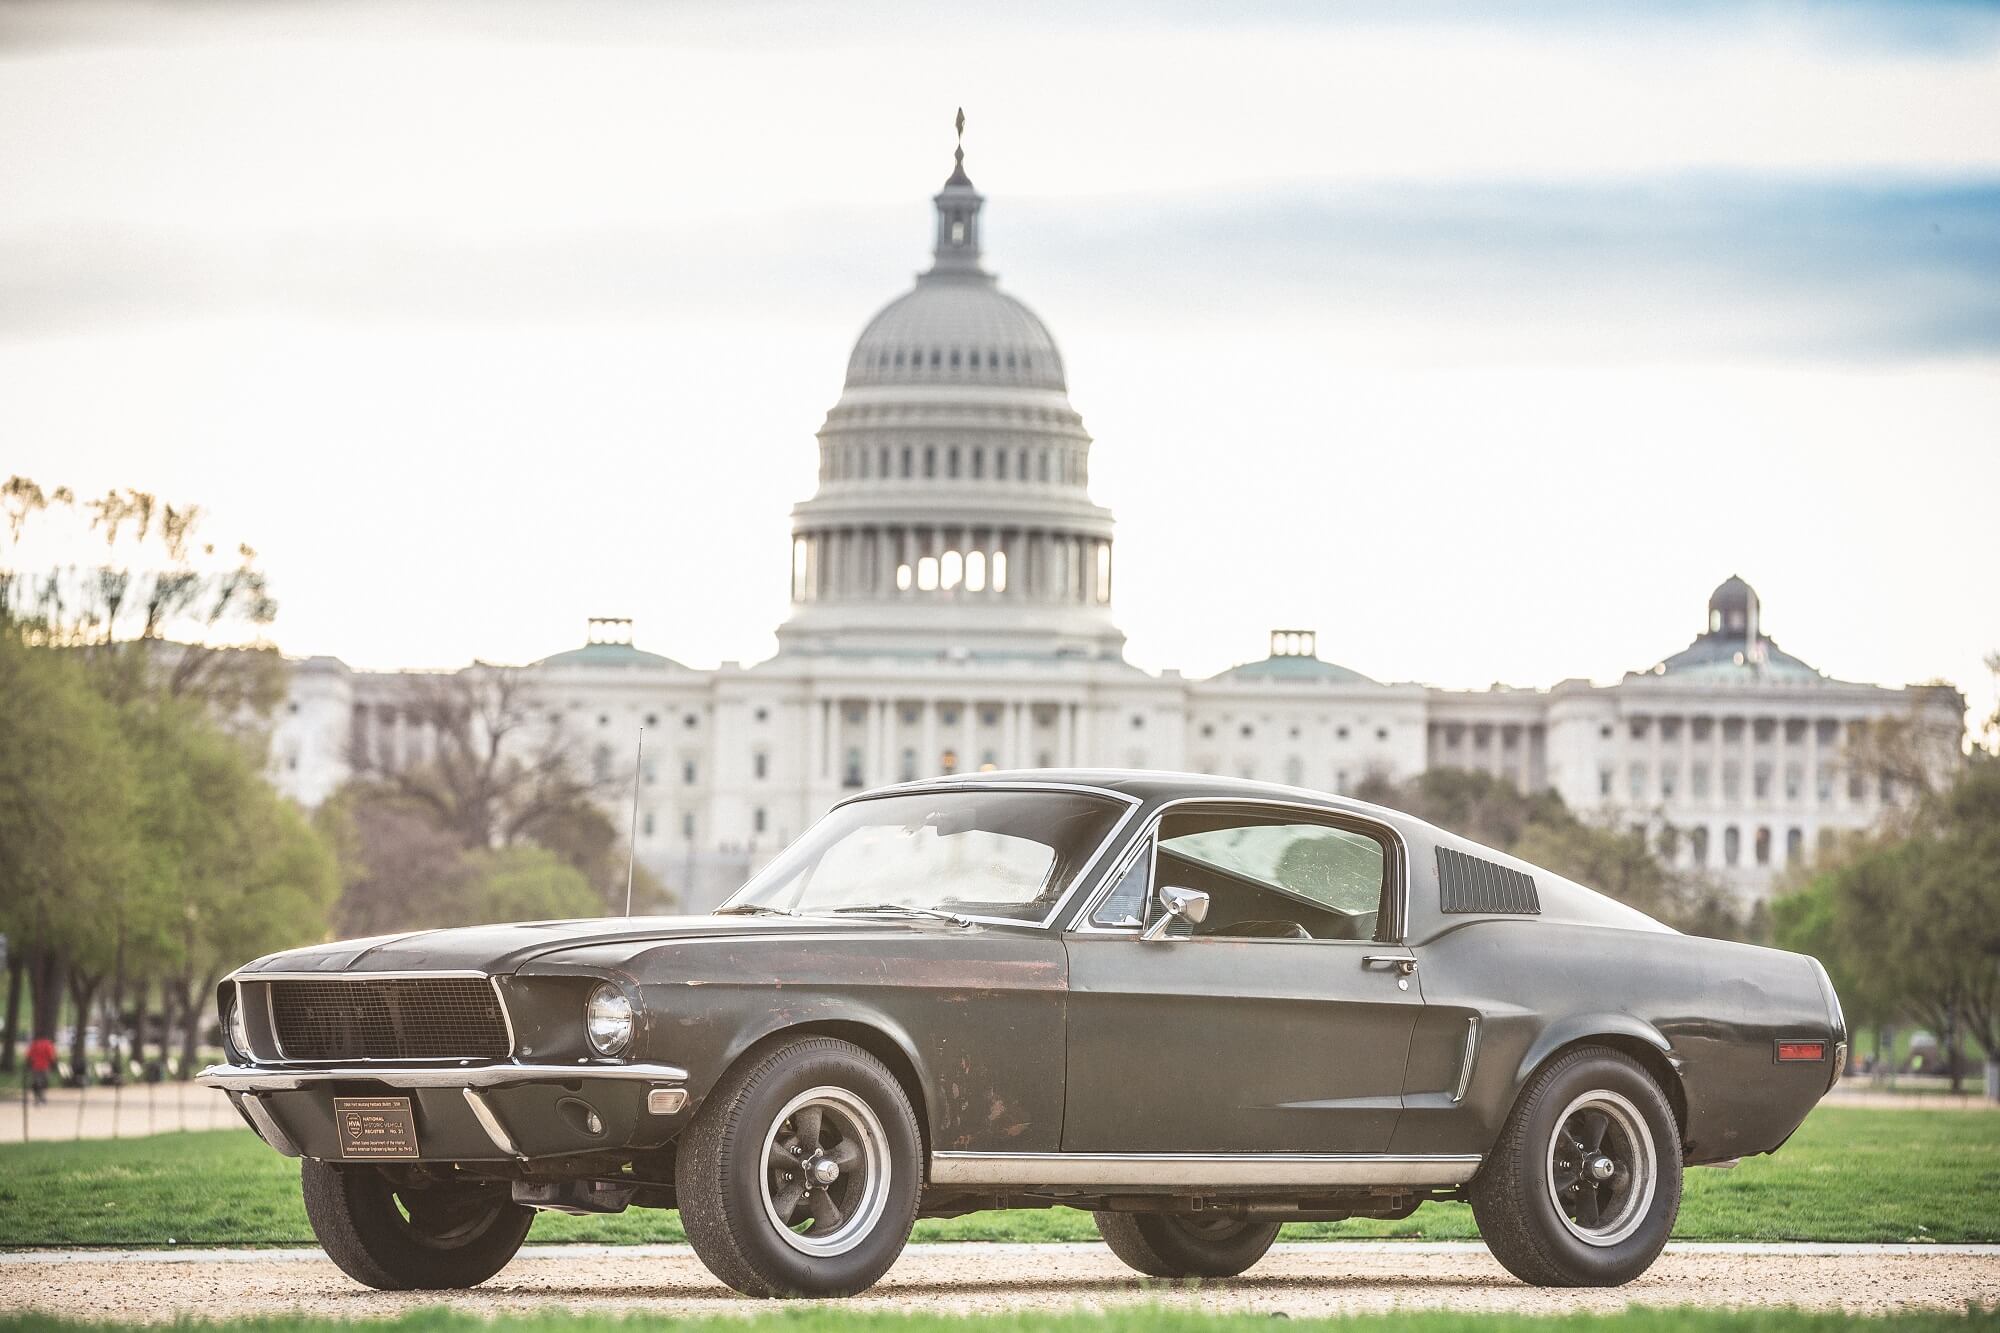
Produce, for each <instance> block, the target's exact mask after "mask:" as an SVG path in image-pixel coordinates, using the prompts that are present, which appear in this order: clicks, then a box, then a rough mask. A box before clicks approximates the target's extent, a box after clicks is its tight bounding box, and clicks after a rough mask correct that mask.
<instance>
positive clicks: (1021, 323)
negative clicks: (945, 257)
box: [847, 271, 1065, 391]
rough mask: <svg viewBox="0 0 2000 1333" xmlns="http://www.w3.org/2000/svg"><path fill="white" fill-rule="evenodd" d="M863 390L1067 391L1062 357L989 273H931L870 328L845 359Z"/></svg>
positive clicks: (853, 383)
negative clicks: (981, 387) (987, 387)
mask: <svg viewBox="0 0 2000 1333" xmlns="http://www.w3.org/2000/svg"><path fill="white" fill-rule="evenodd" d="M864 384H1020V385H1032V386H1034V387H1037V388H1043V389H1055V390H1058V391H1060V390H1062V389H1063V388H1065V385H1064V384H1063V366H1062V353H1061V352H1060V351H1059V350H1057V348H1056V340H1055V339H1054V338H1052V337H1050V336H1049V330H1048V326H1047V325H1045V324H1043V323H1042V321H1041V319H1040V318H1039V317H1037V316H1036V314H1035V312H1034V311H1032V310H1030V309H1028V307H1027V306H1025V305H1023V304H1021V302H1019V301H1017V300H1015V299H1014V298H1013V297H1011V296H1009V295H1007V293H1005V292H1003V291H1001V290H1000V289H999V286H998V284H996V283H995V282H994V280H993V278H992V277H991V275H988V274H976V275H964V274H939V273H937V272H936V271H932V272H930V273H926V274H925V275H924V276H923V277H921V278H919V279H918V280H917V285H916V288H915V289H914V290H912V291H910V292H908V293H905V294H904V295H902V296H899V297H897V298H896V299H895V300H893V301H891V302H890V303H889V304H888V305H887V306H885V307H884V308H883V310H882V312H881V313H880V314H878V315H876V316H875V318H874V319H872V320H870V321H869V322H868V327H867V328H866V329H863V330H862V332H861V337H860V339H859V340H858V341H857V342H856V343H855V344H854V354H853V355H852V356H851V357H849V358H848V360H847V387H848V388H855V387H857V386H859V385H864Z"/></svg>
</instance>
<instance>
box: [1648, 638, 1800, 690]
mask: <svg viewBox="0 0 2000 1333" xmlns="http://www.w3.org/2000/svg"><path fill="white" fill-rule="evenodd" d="M1757 647H1758V651H1757V652H1756V653H1755V654H1754V655H1753V654H1752V653H1751V652H1750V651H1749V648H1748V641H1747V640H1745V639H1744V637H1743V636H1742V635H1741V634H1732V633H1730V632H1728V631H1726V630H1718V631H1712V632H1710V633H1708V634H1703V635H1701V636H1699V637H1698V638H1696V639H1695V641H1694V642H1693V643H1691V644H1689V645H1688V646H1687V647H1685V648H1683V649H1681V650H1680V651H1679V652H1677V653H1675V654H1674V655H1673V656H1672V657H1669V658H1667V659H1666V660H1665V661H1664V662H1661V663H1660V664H1659V665H1658V666H1656V667H1654V668H1653V669H1652V671H1651V672H1649V673H1644V674H1650V675H1659V676H1678V677H1682V678H1686V679H1693V678H1707V679H1710V680H1731V679H1742V680H1751V679H1762V680H1822V679H1824V678H1825V674H1824V673H1823V672H1821V671H1820V670H1819V669H1818V668H1816V667H1814V666H1812V665H1810V664H1809V663H1806V662H1803V661H1801V660H1799V659H1798V658H1796V657H1793V656H1792V655H1791V654H1790V653H1788V652H1786V651H1784V650H1783V649H1782V648H1780V647H1778V645H1777V643H1776V642H1775V641H1773V640H1772V639H1770V638H1767V637H1764V636H1761V635H1760V636H1759V637H1758V639H1757Z"/></svg>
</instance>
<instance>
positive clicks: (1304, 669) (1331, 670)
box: [1215, 654, 1375, 685]
mask: <svg viewBox="0 0 2000 1333" xmlns="http://www.w3.org/2000/svg"><path fill="white" fill-rule="evenodd" d="M1215 679H1216V680H1324V681H1331V682H1333V683H1334V684H1336V685H1373V684H1375V682H1374V681H1373V680H1370V679H1369V678H1368V677H1367V676H1364V675H1362V674H1361V673H1360V672H1359V671H1350V670H1348V669H1347V668H1346V667H1344V666H1341V665H1339V664H1338V663H1335V662H1327V661H1323V660H1322V659H1320V658H1317V657H1306V656H1303V655H1301V654H1287V655H1285V656H1274V657H1267V658H1265V659H1264V660H1263V661H1261V662H1245V663H1243V664H1242V665H1241V666H1233V667H1231V668H1229V670H1227V671H1225V672H1223V673H1222V674H1221V675H1219V676H1217V677H1215Z"/></svg>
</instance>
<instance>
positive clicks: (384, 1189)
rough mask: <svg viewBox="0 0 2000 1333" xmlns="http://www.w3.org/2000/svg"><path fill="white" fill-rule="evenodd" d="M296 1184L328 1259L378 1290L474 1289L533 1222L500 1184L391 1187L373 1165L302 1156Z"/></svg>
mask: <svg viewBox="0 0 2000 1333" xmlns="http://www.w3.org/2000/svg"><path fill="white" fill-rule="evenodd" d="M299 1182H300V1186H301V1188H302V1190H303V1191H304V1194H305V1204H306V1219H307V1220H308V1221H310V1222H311V1223H312V1229H313V1235H315V1236H317V1237H318V1238H319V1243H320V1245H321V1247H322V1248H323V1249H325V1250H326V1253H327V1257H328V1258H329V1259H332V1260H333V1262H334V1263H335V1264H336V1265H337V1266H338V1267H339V1268H340V1271H341V1272H343V1273H345V1274H347V1275H348V1276H349V1277H351V1278H353V1279H354V1280H355V1281H356V1282H360V1283H362V1284H364V1285H366V1286H370V1287H375V1288H377V1289H379V1290H382V1291H437V1290H445V1289H449V1288H455V1287H476V1286H478V1285H479V1284H480V1283H482V1282H484V1281H485V1280H486V1279H487V1278H489V1277H492V1276H493V1275H494V1274H495V1273H497V1272H499V1271H500V1270H501V1269H502V1268H505V1267H506V1266H507V1262H508V1261H509V1260H510V1259H512V1258H513V1257H514V1254H515V1252H516V1251H518V1250H519V1249H520V1248H521V1242H522V1241H523V1240H525V1239H527V1235H528V1228H529V1226H531V1225H532V1224H533V1223H534V1220H535V1214H534V1210H532V1209H529V1208H523V1207H521V1206H520V1205H518V1204H516V1203H515V1202H514V1201H513V1197H512V1194H511V1192H510V1190H509V1187H508V1186H507V1184H506V1182H504V1181H499V1182H492V1181H465V1180H452V1179H448V1178H447V1179H442V1180H431V1181H425V1182H423V1183H414V1182H413V1183H411V1184H408V1185H398V1184H396V1183H394V1182H392V1181H391V1180H390V1179H389V1177H388V1176H387V1175H385V1174H384V1173H383V1172H382V1170H381V1168H379V1167H373V1166H344V1165H340V1164H338V1163H334V1162H322V1161H317V1160H315V1159H313V1158H310V1157H309V1158H307V1159H306V1160H305V1161H304V1162H302V1163H301V1164H300V1168H299Z"/></svg>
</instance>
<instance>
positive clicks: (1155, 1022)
mask: <svg viewBox="0 0 2000 1333" xmlns="http://www.w3.org/2000/svg"><path fill="white" fill-rule="evenodd" d="M1237 821H1242V825H1241V826H1242V828H1244V829H1248V830H1264V831H1265V832H1264V833H1260V834H1258V836H1257V837H1256V838H1250V837H1248V835H1246V837H1245V839H1244V841H1248V842H1256V841H1259V840H1261V841H1264V842H1275V841H1277V840H1278V835H1272V834H1270V832H1269V831H1270V830H1274V829H1275V830H1295V831H1296V833H1295V838H1296V839H1297V840H1299V841H1302V842H1326V843H1327V844H1328V845H1329V846H1331V845H1332V840H1333V839H1336V838H1338V839H1341V840H1347V841H1346V842H1345V846H1346V847H1347V848H1348V849H1349V850H1350V851H1352V852H1353V855H1354V858H1355V859H1356V860H1358V861H1359V862H1361V863H1364V864H1361V865H1359V866H1349V867H1347V868H1346V869H1345V870H1344V871H1343V873H1344V874H1345V876H1346V879H1347V881H1348V882H1347V883H1346V884H1345V886H1344V888H1343V891H1344V892H1345V893H1346V894H1347V895H1348V905H1350V906H1351V905H1352V904H1353V902H1354V895H1355V894H1356V892H1357V890H1356V888H1355V885H1356V884H1357V883H1358V882H1359V877H1360V876H1361V875H1362V874H1364V873H1365V871H1366V869H1367V866H1366V864H1365V863H1366V862H1367V861H1368V859H1369V857H1370V856H1371V855H1372V856H1373V857H1374V858H1375V865H1376V867H1377V871H1378V873H1379V876H1380V884H1379V888H1378V889H1377V894H1378V895H1379V896H1378V898H1377V901H1376V906H1375V911H1374V912H1369V913H1365V914H1364V913H1350V914H1343V913H1340V912H1333V911H1325V912H1318V913H1317V914H1316V911H1315V909H1316V907H1317V906H1318V905H1317V904H1316V903H1315V902H1314V900H1313V899H1312V897H1311V895H1310V891H1311V890H1313V889H1314V888H1315V887H1316V883H1315V876H1316V873H1317V872H1316V871H1315V868H1314V867H1313V866H1312V865H1311V864H1309V863H1310V862H1311V861H1312V859H1313V858H1312V857H1311V856H1307V857H1305V858H1299V857H1296V856H1290V854H1289V853H1287V856H1288V857H1289V858H1290V859H1289V860H1287V859H1286V858H1285V857H1279V858H1275V860H1274V858H1273V857H1271V856H1269V855H1264V854H1263V853H1264V852H1268V851H1269V849H1268V848H1264V849H1262V850H1261V851H1260V852H1259V855H1257V856H1246V855H1244V854H1242V848H1241V847H1238V848H1236V849H1235V850H1234V851H1232V850H1231V849H1230V848H1229V847H1228V846H1227V845H1226V844H1227V843H1228V840H1229V838H1230V836H1231V833H1232V829H1233V828H1235V826H1236V822H1237ZM1189 829H1193V830H1195V832H1194V833H1193V834H1190V833H1188V832H1186V831H1185V830H1189ZM1201 838H1207V839H1209V842H1210V843H1212V844H1214V845H1213V846H1212V847H1211V846H1209V845H1207V844H1204V845H1202V846H1201V847H1198V848H1197V847H1196V842H1197V841H1198V840H1199V839H1201ZM1399 847H1400V844H1399V843H1398V841H1397V840H1396V838H1395V837H1394V835H1393V834H1392V833H1391V832H1390V831H1389V830H1387V829H1383V828H1379V827H1376V826H1372V825H1370V824H1368V823H1366V822H1365V821H1358V820H1351V819H1346V818H1344V817H1337V816H1334V815H1331V814H1329V813H1327V812H1322V811H1311V810H1301V809H1296V808H1292V807H1274V806H1268V805H1256V806H1248V805H1242V804H1231V805H1209V804H1200V803H1185V804H1183V805H1181V806H1177V807H1170V808H1169V809H1168V810H1167V811H1164V812H1163V813H1162V815H1161V817H1160V818H1159V819H1158V820H1157V821H1156V823H1155V825H1154V827H1153V829H1152V830H1150V831H1149V833H1148V834H1147V836H1146V837H1145V838H1144V839H1143V840H1142V841H1141V844H1140V845H1139V847H1138V848H1137V849H1136V850H1135V852H1134V853H1132V854H1131V855H1130V856H1129V857H1128V858H1127V860H1126V861H1125V862H1124V863H1123V864H1122V865H1121V866H1120V867H1119V868H1118V869H1116V870H1115V871H1114V872H1113V873H1112V874H1111V875H1110V876H1109V877H1108V878H1107V881H1106V884H1105V886H1104V887H1103V888H1102V889H1100V891H1099V893H1098V895H1097V897H1096V899H1095V901H1093V902H1092V903H1091V904H1090V905H1089V906H1088V907H1086V909H1085V910H1084V911H1083V912H1082V913H1080V914H1079V919H1078V920H1077V922H1076V923H1075V925H1074V926H1073V928H1072V929H1071V931H1070V932H1069V933H1068V935H1067V936H1066V944H1067V947H1068V950H1069V987H1070V989H1069V1022H1068V1038H1067V1046H1068V1060H1067V1070H1068V1097H1067V1101H1066V1108H1065V1112H1064V1117H1063V1135H1062V1145H1063V1150H1064V1151H1065V1152H1091V1153H1098V1152H1113V1153H1117V1152H1171V1153H1259V1152H1273V1153H1278V1152H1285V1153H1378V1152H1383V1151H1385V1150H1387V1148H1388V1147H1389V1143H1390V1139H1391V1137H1392V1135H1393V1134H1394V1132H1395V1128H1396V1122H1397V1118H1398V1116H1399V1115H1400V1114H1401V1110H1402V1089H1403V1079H1404V1070H1405V1065H1406V1062H1407V1060H1408V1056H1409V1045H1410V1037H1411V1032H1412V1030H1413V1028H1414V1026H1415V1021H1416V1017H1417V1015H1418V1013H1419V1011H1420V1010H1421V1008H1422V1003H1423V998H1422V991H1421V989H1420V988H1419V987H1418V986H1417V985H1416V984H1415V981H1414V979H1413V978H1412V976H1411V975H1409V973H1408V971H1407V970H1406V968H1405V967H1403V966H1401V965H1400V964H1399V963H1398V962H1397V961H1396V960H1398V959H1403V958H1407V957H1408V956H1409V955H1408V953H1407V951H1406V950H1404V949H1402V948H1401V947H1399V946H1397V945H1394V944H1385V943H1383V942H1381V941H1379V940H1377V939H1375V938H1374V936H1375V935H1376V934H1377V933H1379V932H1378V930H1377V928H1376V927H1377V923H1378V922H1383V921H1387V922H1391V923H1393V922H1395V921H1396V920H1397V919H1398V917H1399V916H1400V912H1399V911H1398V910H1395V905H1396V904H1397V903H1398V902H1399V901H1400V894H1401V892H1402V883H1403V880H1402V876H1403V873H1404V872H1403V862H1402V858H1401V855H1400V852H1399ZM1191 849H1193V850H1198V851H1199V852H1200V853H1201V854H1200V855H1198V856H1195V855H1188V854H1186V853H1188V852H1189V851H1190V850H1191ZM1363 849H1373V850H1372V851H1369V850H1363ZM1251 850H1252V851H1259V849H1257V848H1252V849H1251ZM1336 854H1338V855H1345V854H1347V853H1345V852H1339V851H1338V849H1336ZM1260 856H1261V859H1260ZM1232 857H1233V858H1234V859H1236V860H1238V861H1241V862H1242V864H1234V865H1232V864H1229V862H1230V861H1231V859H1232ZM1293 861H1297V862H1300V864H1297V865H1294V864H1291V863H1292V862H1293ZM1320 869H1322V870H1323V869H1324V867H1320ZM1317 878H1318V880H1319V881H1325V880H1326V878H1327V877H1326V876H1325V875H1318V877H1317ZM1336 878H1337V876H1336ZM1163 879H1199V880H1201V881H1202V883H1201V884H1197V885H1192V887H1203V886H1204V885H1205V886H1206V887H1205V888H1204V891H1205V892H1209V893H1210V894H1211V900H1210V910H1211V912H1212V913H1221V914H1224V915H1228V914H1230V913H1235V912H1243V911H1250V910H1254V911H1257V912H1263V913H1278V914H1279V915H1264V916H1253V917H1251V918H1248V919H1240V920H1223V919H1218V917H1217V916H1215V915H1211V916H1210V918H1209V919H1208V920H1206V921H1204V922H1202V923H1201V924H1200V925H1199V926H1196V927H1194V928H1193V933H1192V934H1184V933H1182V931H1183V929H1184V927H1180V928H1177V929H1176V930H1174V931H1172V932H1169V933H1168V934H1166V935H1164V936H1162V937H1161V938H1157V939H1144V938H1141V928H1142V925H1141V923H1142V922H1143V921H1145V920H1147V919H1149V918H1150V917H1151V916H1152V915H1153V914H1155V913H1157V912H1158V911H1159V908H1158V890H1159V888H1160V887H1161V882H1162V880H1163ZM1177 887H1190V885H1177ZM1317 887H1320V888H1324V887H1325V884H1324V883H1323V882H1321V883H1318V884H1317ZM1288 888H1289V889H1298V890H1303V892H1300V893H1296V894H1291V893H1285V892H1279V890H1283V889H1288ZM1142 907H1143V908H1144V910H1143V911H1142V910H1141V909H1142ZM1385 907H1386V908H1388V910H1384V908H1385ZM1285 914H1289V917H1290V918H1293V919H1288V917H1287V915H1285ZM1363 915H1365V916H1366V917H1367V920H1366V921H1361V920H1358V919H1357V918H1358V917H1360V916H1363ZM1291 926H1298V927H1299V928H1300V929H1301V930H1302V931H1304V932H1305V933H1306V934H1308V935H1310V936H1311V937H1310V938H1300V937H1297V936H1293V937H1281V936H1282V935H1283V934H1286V933H1288V931H1287V928H1288V927H1291ZM1343 929H1344V930H1346V931H1349V932H1352V933H1356V934H1357V935H1358V934H1359V933H1360V932H1364V931H1365V937H1355V938H1339V937H1337V936H1338V935H1339V934H1340V933H1341V932H1342V931H1343ZM1393 929H1394V926H1393V924H1392V926H1391V930H1393Z"/></svg>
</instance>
